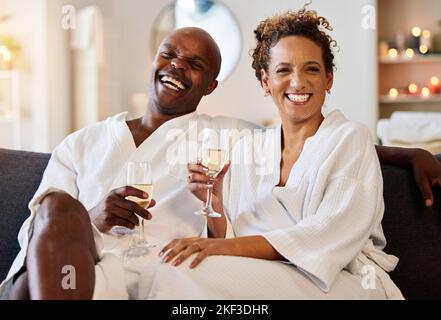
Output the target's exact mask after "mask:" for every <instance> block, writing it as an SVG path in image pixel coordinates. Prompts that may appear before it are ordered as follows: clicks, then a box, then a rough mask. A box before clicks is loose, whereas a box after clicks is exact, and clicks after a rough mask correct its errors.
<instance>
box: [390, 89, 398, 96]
mask: <svg viewBox="0 0 441 320" xmlns="http://www.w3.org/2000/svg"><path fill="white" fill-rule="evenodd" d="M389 96H390V97H391V98H396V97H398V90H397V89H395V88H392V89H390V90H389Z"/></svg>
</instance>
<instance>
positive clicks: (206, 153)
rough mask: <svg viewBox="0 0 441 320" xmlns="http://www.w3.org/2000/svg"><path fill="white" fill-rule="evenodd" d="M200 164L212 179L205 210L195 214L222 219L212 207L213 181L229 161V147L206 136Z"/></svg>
mask: <svg viewBox="0 0 441 320" xmlns="http://www.w3.org/2000/svg"><path fill="white" fill-rule="evenodd" d="M199 160H200V162H201V164H202V165H203V166H204V167H206V168H207V169H208V171H207V173H206V174H207V176H208V177H209V178H210V180H209V181H208V183H207V185H208V186H209V188H208V190H207V201H206V203H205V206H204V208H202V209H201V210H198V211H196V212H195V214H196V215H200V216H207V217H210V218H220V217H222V215H221V214H219V213H218V212H215V211H214V209H213V206H212V199H213V185H214V182H213V179H214V178H216V177H217V175H218V174H219V173H220V172H221V171H222V169H223V168H224V166H225V164H226V162H227V160H228V146H227V145H226V144H225V143H223V140H219V139H217V138H216V137H215V138H213V136H210V135H209V134H206V135H205V136H204V139H203V141H202V145H201V150H200V159H199Z"/></svg>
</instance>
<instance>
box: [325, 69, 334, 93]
mask: <svg viewBox="0 0 441 320" xmlns="http://www.w3.org/2000/svg"><path fill="white" fill-rule="evenodd" d="M326 78H327V83H326V90H331V89H332V86H333V85H334V71H331V72H328V75H327V76H326Z"/></svg>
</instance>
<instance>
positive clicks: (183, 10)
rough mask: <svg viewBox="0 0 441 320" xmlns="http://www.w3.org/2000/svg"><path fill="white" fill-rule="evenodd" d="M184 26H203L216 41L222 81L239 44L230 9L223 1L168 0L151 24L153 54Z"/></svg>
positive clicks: (232, 61)
mask: <svg viewBox="0 0 441 320" xmlns="http://www.w3.org/2000/svg"><path fill="white" fill-rule="evenodd" d="M184 27H199V28H201V29H204V30H206V31H207V32H208V33H210V35H211V36H212V37H213V39H214V40H215V41H216V42H217V44H218V45H219V49H220V51H221V55H222V68H221V71H220V74H219V76H218V81H219V82H222V81H224V80H225V79H226V78H227V77H228V76H229V75H230V74H231V73H232V72H233V70H234V68H235V67H236V64H237V62H238V61H239V57H240V53H241V48H242V46H241V43H242V41H241V33H240V28H239V24H238V23H237V21H236V19H235V17H234V15H233V13H232V12H231V11H230V9H228V8H227V7H226V6H225V4H223V3H221V2H217V1H212V0H176V1H174V2H173V3H170V4H169V5H167V6H166V7H165V8H164V9H163V10H161V12H160V13H159V15H158V17H157V18H156V20H155V22H154V24H153V28H152V35H151V39H152V43H151V50H152V53H153V55H155V54H156V50H157V49H158V47H159V45H160V44H161V42H162V40H164V38H165V37H167V36H168V35H169V34H170V33H171V32H173V31H174V30H176V29H179V28H184Z"/></svg>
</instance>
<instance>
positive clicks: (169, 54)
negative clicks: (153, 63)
mask: <svg viewBox="0 0 441 320" xmlns="http://www.w3.org/2000/svg"><path fill="white" fill-rule="evenodd" d="M161 56H162V57H164V58H166V59H169V58H171V57H172V55H171V53H169V52H162V53H161Z"/></svg>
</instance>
